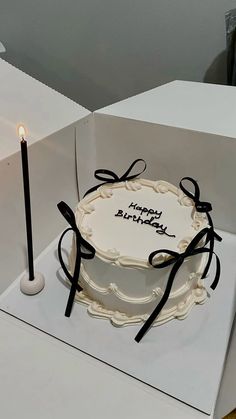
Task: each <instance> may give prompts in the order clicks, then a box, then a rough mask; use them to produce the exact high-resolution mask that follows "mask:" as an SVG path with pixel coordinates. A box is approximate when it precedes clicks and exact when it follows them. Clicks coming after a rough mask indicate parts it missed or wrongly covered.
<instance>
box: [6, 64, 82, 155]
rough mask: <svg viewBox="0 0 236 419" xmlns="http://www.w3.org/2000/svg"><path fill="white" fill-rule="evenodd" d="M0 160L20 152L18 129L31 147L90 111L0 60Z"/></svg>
mask: <svg viewBox="0 0 236 419" xmlns="http://www.w3.org/2000/svg"><path fill="white" fill-rule="evenodd" d="M0 86H1V95H0V160H2V159H4V158H6V157H8V156H9V155H11V154H13V153H15V152H17V151H19V141H17V132H16V128H17V125H19V124H20V123H23V125H25V127H27V130H28V133H29V140H30V141H29V142H30V144H33V143H35V142H36V141H39V140H42V139H43V138H45V137H47V136H49V135H51V134H53V133H55V132H57V131H59V130H61V129H62V128H64V127H66V126H68V125H71V124H72V123H74V122H77V121H78V120H80V119H81V118H83V117H85V116H87V115H89V114H90V111H89V110H87V109H86V108H84V107H83V106H80V105H78V104H77V103H75V102H73V101H72V100H70V99H68V98H66V97H65V96H63V95H62V94H60V93H58V92H56V91H55V90H53V89H51V88H49V87H48V86H45V85H44V84H43V83H41V82H39V81H37V80H35V79H34V78H32V77H30V76H28V75H27V74H25V73H23V72H22V71H21V70H18V69H17V68H16V67H14V66H12V65H11V64H9V63H7V62H6V61H4V60H3V59H0Z"/></svg>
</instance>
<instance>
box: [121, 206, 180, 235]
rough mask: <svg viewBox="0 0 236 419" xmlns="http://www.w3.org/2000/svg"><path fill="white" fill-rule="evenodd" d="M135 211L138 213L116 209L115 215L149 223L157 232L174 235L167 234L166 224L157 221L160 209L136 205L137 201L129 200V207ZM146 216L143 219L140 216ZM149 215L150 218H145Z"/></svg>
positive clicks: (160, 213)
mask: <svg viewBox="0 0 236 419" xmlns="http://www.w3.org/2000/svg"><path fill="white" fill-rule="evenodd" d="M128 208H131V209H133V210H135V211H138V212H139V215H136V214H133V215H132V214H128V212H125V211H124V210H122V209H118V211H117V213H116V214H115V217H122V218H123V219H125V220H130V221H133V222H135V223H137V224H146V225H150V226H151V227H153V228H155V229H156V233H158V234H161V235H162V234H165V235H166V236H168V237H175V235H174V234H169V233H168V232H167V226H164V225H163V224H161V223H159V222H157V221H156V220H159V218H160V217H161V215H162V211H157V210H154V209H152V208H146V207H142V206H140V205H138V204H137V203H136V204H135V203H133V202H131V203H130V205H129V207H128ZM143 215H144V216H146V218H145V219H144V218H143V217H142V216H143ZM150 215H151V218H147V217H148V216H150Z"/></svg>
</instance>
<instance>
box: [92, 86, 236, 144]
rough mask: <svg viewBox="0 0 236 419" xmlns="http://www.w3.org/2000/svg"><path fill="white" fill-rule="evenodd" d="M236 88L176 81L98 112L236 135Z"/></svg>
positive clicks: (217, 133) (201, 130)
mask: <svg viewBox="0 0 236 419" xmlns="http://www.w3.org/2000/svg"><path fill="white" fill-rule="evenodd" d="M235 99H236V87H232V86H224V85H215V84H208V83H198V82H188V81H181V80H175V81H173V82H170V83H167V84H164V85H163V86H160V87H157V88H154V89H151V90H149V91H147V92H144V93H141V94H139V95H136V96H133V97H131V98H128V99H126V100H123V101H121V102H117V103H115V104H112V105H110V106H107V107H105V108H102V109H99V110H98V111H96V112H95V113H97V114H103V115H111V116H116V117H120V118H127V119H134V120H137V121H145V122H149V123H154V124H160V125H168V126H171V127H176V128H184V129H187V130H193V131H199V132H205V133H209V134H216V135H222V136H224V137H232V138H236V124H235V114H236V100H235Z"/></svg>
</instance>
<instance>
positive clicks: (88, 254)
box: [57, 201, 95, 317]
mask: <svg viewBox="0 0 236 419" xmlns="http://www.w3.org/2000/svg"><path fill="white" fill-rule="evenodd" d="M57 207H58V209H59V211H60V212H61V214H62V215H63V217H64V218H65V219H66V221H67V222H68V223H69V225H70V226H71V227H69V228H67V229H66V230H65V231H64V232H63V233H62V235H61V237H60V240H59V242H58V258H59V261H60V264H61V267H62V269H63V271H64V273H65V275H66V276H67V278H68V279H69V281H70V282H71V284H72V285H71V289H70V294H69V298H68V302H67V306H66V310H65V316H66V317H70V315H71V310H72V306H73V302H74V298H75V293H76V290H77V291H81V290H82V287H81V286H80V285H79V284H78V279H79V273H80V265H81V258H83V259H93V257H94V256H95V249H94V247H93V246H92V245H91V244H89V243H88V242H87V241H86V240H85V239H83V237H82V236H81V234H80V231H79V229H78V227H77V225H76V220H75V215H74V213H73V211H72V209H71V208H70V207H69V206H68V205H67V204H66V203H65V202H63V201H61V202H59V204H57ZM70 230H72V231H74V233H75V238H76V259H75V268H74V273H73V275H71V274H70V272H69V271H68V269H67V267H66V265H65V263H64V261H63V258H62V251H61V244H62V240H63V237H64V236H65V234H66V233H67V232H68V231H70ZM82 248H83V250H82ZM84 250H85V251H84Z"/></svg>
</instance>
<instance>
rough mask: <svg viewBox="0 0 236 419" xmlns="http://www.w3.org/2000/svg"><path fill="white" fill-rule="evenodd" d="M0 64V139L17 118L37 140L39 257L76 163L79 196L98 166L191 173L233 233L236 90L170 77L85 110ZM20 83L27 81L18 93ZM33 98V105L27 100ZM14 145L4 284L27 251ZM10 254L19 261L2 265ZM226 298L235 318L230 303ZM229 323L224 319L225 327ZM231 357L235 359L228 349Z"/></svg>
mask: <svg viewBox="0 0 236 419" xmlns="http://www.w3.org/2000/svg"><path fill="white" fill-rule="evenodd" d="M0 64H1V65H0V75H1V77H2V80H3V83H4V77H5V78H7V80H8V82H9V77H10V80H11V83H10V84H11V85H12V93H11V94H12V96H11V97H13V98H14V100H13V99H12V98H11V99H10V97H9V96H7V95H9V92H8V91H6V94H5V97H4V96H2V98H1V103H2V105H1V107H2V109H3V111H4V110H5V109H6V106H4V102H6V101H7V102H8V103H9V110H8V112H7V113H6V114H4V112H2V115H3V121H2V124H1V125H0V126H1V137H2V138H4V142H5V139H6V138H7V139H8V140H7V141H13V142H14V141H15V143H17V138H16V133H15V126H16V125H17V124H18V123H19V122H23V123H25V125H26V126H27V127H28V129H29V132H30V133H32V135H30V137H29V139H30V140H31V141H32V142H33V141H35V143H34V144H32V145H31V146H30V147H29V159H30V173H31V191H32V215H33V230H34V244H35V254H36V255H37V254H38V253H39V252H40V251H41V250H42V249H43V248H44V247H45V246H46V245H47V244H49V243H50V241H51V240H52V239H53V238H54V237H55V236H56V235H57V234H58V233H59V232H60V230H61V229H62V228H63V225H64V222H63V220H62V218H61V216H60V214H59V213H58V212H57V209H56V204H57V202H58V201H60V200H65V201H66V202H67V203H68V204H69V205H71V206H72V207H73V206H74V205H75V203H76V201H77V200H78V197H77V176H76V166H77V168H78V180H79V190H80V195H81V196H82V195H83V193H84V192H85V191H86V190H87V189H88V188H90V187H91V186H93V185H94V184H95V183H96V182H95V180H94V178H93V172H94V170H95V169H97V168H107V169H110V170H113V171H114V172H115V173H117V174H118V175H122V174H123V173H124V172H125V171H126V169H127V168H128V167H129V165H130V164H131V162H132V161H133V160H135V159H136V158H144V159H145V160H146V162H147V171H146V172H145V174H144V177H147V178H150V179H164V180H167V181H169V182H171V183H173V184H176V185H177V184H178V182H179V180H180V179H181V178H182V177H183V176H192V177H193V178H195V179H197V180H198V182H199V185H200V188H201V197H202V200H209V201H210V202H212V204H213V208H214V211H213V214H212V215H213V218H214V221H215V225H216V227H217V228H220V229H222V230H225V231H228V232H231V233H235V230H236V227H235V222H234V219H235V216H234V214H235V213H236V212H235V210H236V198H235V195H234V193H233V192H234V190H233V179H234V167H235V166H234V162H235V157H236V143H235V138H236V127H234V113H235V112H234V108H235V105H234V103H235V99H234V98H235V96H236V90H235V88H229V87H223V86H213V85H206V84H201V83H188V82H173V83H169V84H167V85H165V86H162V87H159V88H157V89H154V90H151V91H149V92H146V93H144V94H141V95H138V96H136V97H134V98H130V99H127V100H125V101H122V102H120V103H117V104H115V105H111V106H108V107H106V108H104V109H101V110H99V111H97V112H95V113H94V114H91V113H90V112H89V111H87V110H86V109H84V108H82V107H80V106H79V105H76V104H75V103H73V102H71V101H67V100H64V99H65V98H63V100H62V103H61V107H60V106H59V104H60V98H61V95H59V94H57V93H56V92H54V91H52V90H51V89H48V88H45V86H43V85H42V84H41V83H38V82H36V81H35V80H33V79H31V78H29V77H28V76H26V75H24V74H23V73H22V72H19V71H18V70H16V69H14V68H13V67H12V66H9V65H8V64H6V63H5V62H2V61H1V62H0ZM8 66H9V68H7V67H8ZM9 71H10V73H9ZM11 73H12V74H11ZM9 74H11V75H9ZM15 80H17V81H16V84H14V81H15ZM22 86H25V88H24V89H23V90H22V89H21V87H22ZM45 89H46V90H45ZM27 91H28V92H29V95H27V93H26V92H27ZM28 99H29V100H28ZM13 102H14V106H13V105H12V103H13ZM36 102H39V103H40V104H38V103H37V105H35V107H34V106H33V105H34V103H36ZM10 103H11V105H10ZM22 103H23V104H27V105H26V106H25V105H22ZM52 109H53V112H52ZM55 109H56V110H55ZM49 116H50V117H49ZM45 126H46V128H45ZM75 139H76V147H75ZM4 144H5V143H4ZM17 147H18V145H17V146H15V148H14V147H13V148H11V147H10V148H9V147H8V145H7V146H5V145H4V147H3V149H2V150H1V155H2V157H3V158H2V160H1V161H0V171H1V174H0V182H1V191H2V195H1V199H0V205H1V213H4V214H5V216H4V217H2V219H1V226H0V227H1V231H2V232H3V235H2V236H4V240H1V241H0V246H1V247H0V250H1V255H2V256H3V258H4V259H3V260H4V263H3V266H1V271H2V275H3V277H4V276H5V278H6V282H5V283H2V284H3V287H4V286H5V287H6V285H7V283H9V282H10V278H12V279H13V278H14V277H15V276H16V274H18V273H19V272H20V271H22V270H23V267H24V258H25V249H24V243H25V227H24V212H23V204H22V202H23V196H22V195H23V191H22V187H21V183H22V180H21V167H20V153H19V151H17ZM75 157H76V158H77V164H75ZM13 258H15V260H16V261H17V263H16V264H11V263H9V261H11V260H12V259H13ZM232 301H233V299H232ZM231 304H232V306H231V307H230V310H231V314H232V315H231V320H232V317H233V313H234V310H235V307H234V303H231ZM231 324H232V322H231V321H230V322H229V324H228V331H227V332H228V333H229V332H230V329H231ZM233 348H235V343H234V346H233ZM230 356H231V359H232V358H233V355H232V354H231V355H230ZM231 364H232V361H231ZM232 371H233V364H232V368H231V366H230V367H229V368H228V374H227V377H226V379H225V381H224V382H227V380H229V381H230V380H231V382H232V383H234V381H233V379H232ZM206 374H207V372H206ZM218 385H219V383H217V384H216V386H218ZM234 386H235V384H234ZM234 386H233V385H232V388H233V387H234ZM223 390H224V386H223ZM230 391H231V390H230V389H229V388H228V387H227V397H226V396H225V393H224V392H222V393H220V396H219V403H218V405H217V404H216V408H215V406H214V405H212V409H211V414H212V417H213V416H214V417H220V416H219V415H220V414H224V413H227V412H228V411H229V410H230V409H231V408H233V407H234V404H235V403H234V397H233V394H231V393H230ZM214 408H215V409H214ZM203 410H204V409H203ZM213 410H215V415H214V413H213ZM203 417H205V415H204V414H203Z"/></svg>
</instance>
